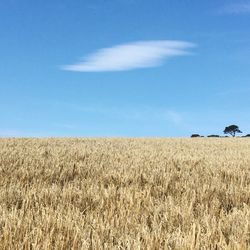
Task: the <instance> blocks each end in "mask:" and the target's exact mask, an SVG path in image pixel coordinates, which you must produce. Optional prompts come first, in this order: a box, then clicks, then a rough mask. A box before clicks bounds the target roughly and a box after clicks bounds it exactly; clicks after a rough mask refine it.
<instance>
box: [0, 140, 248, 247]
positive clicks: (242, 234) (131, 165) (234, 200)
mask: <svg viewBox="0 0 250 250" xmlns="http://www.w3.org/2000/svg"><path fill="white" fill-rule="evenodd" d="M0 237H1V238H0V249H11V250H14V249H18V250H19V249H250V140H249V139H247V138H235V139H229V138H225V139H221V138H220V139H212V138H211V139H205V138H197V139H1V140H0Z"/></svg>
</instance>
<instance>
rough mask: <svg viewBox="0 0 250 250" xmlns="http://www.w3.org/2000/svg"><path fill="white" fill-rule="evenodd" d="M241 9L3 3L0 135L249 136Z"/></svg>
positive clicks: (248, 70)
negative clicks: (235, 128) (232, 130)
mask: <svg viewBox="0 0 250 250" xmlns="http://www.w3.org/2000/svg"><path fill="white" fill-rule="evenodd" d="M249 27H250V1H244V0H243V1H233V0H232V1H225V0H224V1H223V0H216V1H215V0H212V1H198V0H193V1H190V0H180V1H174V0H169V1H168V0H154V1H152V0H84V1H82V0H74V1H71V0H53V1H51V0H50V1H49V0H36V1H33V0H23V1H20V0H1V1H0V55H1V60H0V112H1V116H0V117H1V118H0V136H2V137H4V136H16V137H19V136H21V137H22V136H25V137H26V136H39V137H40V136H42V137H44V136H45V137H46V136H49V137H50V136H98V137H99V136H125V137H127V136H129V137H130V136H131V137H134V136H136V137H155V136H159V137H165V136H166V137H175V136H178V137H179V136H180V137H181V136H190V134H192V133H200V134H205V135H206V134H222V131H223V129H224V127H225V126H228V125H230V124H237V125H239V127H240V129H241V130H242V131H243V132H245V133H250V111H249V107H250V28H249Z"/></svg>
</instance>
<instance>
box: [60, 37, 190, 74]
mask: <svg viewBox="0 0 250 250" xmlns="http://www.w3.org/2000/svg"><path fill="white" fill-rule="evenodd" d="M194 46H195V45H194V44H193V43H189V42H185V41H171V40H159V41H140V42H134V43H127V44H122V45H117V46H114V47H111V48H104V49H100V50H98V51H97V52H95V53H93V54H91V55H89V56H87V57H85V58H84V59H83V60H82V61H81V62H79V63H76V64H72V65H66V66H63V67H62V69H63V70H68V71H78V72H102V71H124V70H132V69H136V68H148V67H155V66H158V65H160V64H161V63H162V61H163V59H167V58H170V57H175V56H183V55H188V54H190V52H188V51H187V49H189V48H192V47H194Z"/></svg>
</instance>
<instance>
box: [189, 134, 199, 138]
mask: <svg viewBox="0 0 250 250" xmlns="http://www.w3.org/2000/svg"><path fill="white" fill-rule="evenodd" d="M191 137H192V138H194V137H201V136H200V135H199V134H192V135H191Z"/></svg>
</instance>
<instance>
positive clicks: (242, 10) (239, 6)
mask: <svg viewBox="0 0 250 250" xmlns="http://www.w3.org/2000/svg"><path fill="white" fill-rule="evenodd" d="M220 13H225V14H247V13H248V14H250V2H249V1H248V2H244V3H235V4H228V5H226V6H224V7H223V8H221V10H220Z"/></svg>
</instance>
